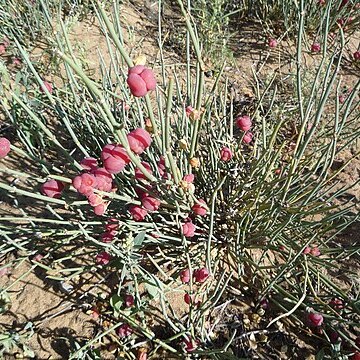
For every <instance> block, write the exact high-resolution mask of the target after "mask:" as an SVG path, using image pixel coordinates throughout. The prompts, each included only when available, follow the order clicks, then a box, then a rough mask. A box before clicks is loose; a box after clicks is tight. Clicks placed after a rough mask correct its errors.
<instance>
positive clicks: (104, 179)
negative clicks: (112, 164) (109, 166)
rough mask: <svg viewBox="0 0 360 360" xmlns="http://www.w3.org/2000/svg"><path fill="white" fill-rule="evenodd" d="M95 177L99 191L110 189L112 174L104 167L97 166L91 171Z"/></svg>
mask: <svg viewBox="0 0 360 360" xmlns="http://www.w3.org/2000/svg"><path fill="white" fill-rule="evenodd" d="M92 174H93V175H94V176H95V178H96V189H98V190H100V191H107V192H109V191H111V188H112V175H111V174H110V173H109V172H108V171H107V170H106V169H105V168H97V169H94V170H93V171H92Z"/></svg>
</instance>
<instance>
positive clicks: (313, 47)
mask: <svg viewBox="0 0 360 360" xmlns="http://www.w3.org/2000/svg"><path fill="white" fill-rule="evenodd" d="M320 50H321V45H320V44H319V43H313V44H312V45H311V52H313V53H318V52H320Z"/></svg>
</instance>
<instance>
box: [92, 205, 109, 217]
mask: <svg viewBox="0 0 360 360" xmlns="http://www.w3.org/2000/svg"><path fill="white" fill-rule="evenodd" d="M107 207H108V203H104V202H103V203H102V204H99V205H97V206H95V207H94V213H95V215H98V216H101V215H104V214H105V213H106V210H107Z"/></svg>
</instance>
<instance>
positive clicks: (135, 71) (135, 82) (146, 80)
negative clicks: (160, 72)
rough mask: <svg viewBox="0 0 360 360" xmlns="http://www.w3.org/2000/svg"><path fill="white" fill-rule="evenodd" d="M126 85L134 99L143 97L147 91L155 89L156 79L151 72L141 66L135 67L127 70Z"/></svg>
mask: <svg viewBox="0 0 360 360" xmlns="http://www.w3.org/2000/svg"><path fill="white" fill-rule="evenodd" d="M127 83H128V85H129V88H130V92H131V93H132V94H133V95H134V96H135V97H142V96H145V95H146V94H147V93H148V92H149V91H151V90H155V88H156V79H155V76H154V73H153V71H152V70H151V69H148V68H147V67H145V66H143V65H136V66H134V67H131V68H130V69H129V72H128V78H127Z"/></svg>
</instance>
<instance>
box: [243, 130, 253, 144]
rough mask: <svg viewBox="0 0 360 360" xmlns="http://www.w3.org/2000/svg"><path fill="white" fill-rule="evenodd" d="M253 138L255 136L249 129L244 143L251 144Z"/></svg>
mask: <svg viewBox="0 0 360 360" xmlns="http://www.w3.org/2000/svg"><path fill="white" fill-rule="evenodd" d="M252 138H253V133H252V132H250V131H248V132H247V133H246V134H245V135H244V137H243V139H242V141H243V143H245V144H249V143H251V141H252Z"/></svg>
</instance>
